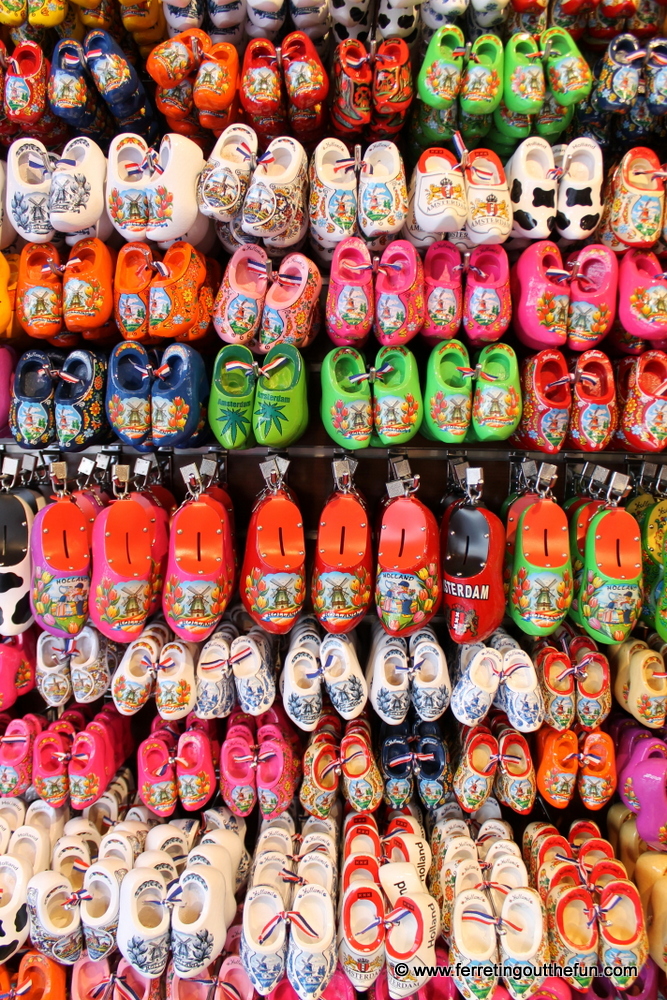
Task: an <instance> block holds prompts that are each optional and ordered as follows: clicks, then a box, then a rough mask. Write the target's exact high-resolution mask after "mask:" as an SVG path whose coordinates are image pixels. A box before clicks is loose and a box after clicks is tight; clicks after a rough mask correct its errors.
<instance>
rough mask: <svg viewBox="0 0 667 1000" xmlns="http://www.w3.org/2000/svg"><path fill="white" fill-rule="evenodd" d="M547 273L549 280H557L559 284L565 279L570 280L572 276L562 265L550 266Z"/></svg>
mask: <svg viewBox="0 0 667 1000" xmlns="http://www.w3.org/2000/svg"><path fill="white" fill-rule="evenodd" d="M545 274H546V276H547V278H548V279H549V281H555V282H557V283H558V284H560V283H561V282H563V281H569V280H570V279H571V277H572V274H571V273H570V271H566V270H565V269H564V268H562V267H548V268H547V269H546V272H545Z"/></svg>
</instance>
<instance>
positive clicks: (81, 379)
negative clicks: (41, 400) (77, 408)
mask: <svg viewBox="0 0 667 1000" xmlns="http://www.w3.org/2000/svg"><path fill="white" fill-rule="evenodd" d="M66 370H67V374H68V375H71V376H72V377H73V378H75V379H76V381H75V382H64V381H63V382H59V383H58V388H57V390H56V399H57V400H58V401H59V402H65V401H66V400H70V399H77V398H78V397H79V396H80V395H81V393H82V391H83V389H84V387H85V384H86V382H87V381H88V379H89V377H90V373H91V369H90V365H89V363H88V362H87V361H85V360H84V359H83V358H77V357H74V358H72V356H71V355H70V357H69V358H68V359H67V362H66Z"/></svg>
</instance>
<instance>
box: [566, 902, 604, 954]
mask: <svg viewBox="0 0 667 1000" xmlns="http://www.w3.org/2000/svg"><path fill="white" fill-rule="evenodd" d="M557 915H558V924H559V930H560V931H561V933H562V934H563V936H564V937H565V939H566V940H567V941H568V942H570V943H571V944H573V945H575V946H576V947H577V948H580V949H581V950H582V951H585V950H588V949H589V948H590V947H591V946H592V945H593V944H594V943H597V932H596V924H595V923H593V924H591V925H590V926H589V925H588V920H589V918H590V913H589V910H588V900H587V899H582V898H580V897H577V896H570V898H569V899H568V901H567V903H566V904H565V905H561V906H558V908H557Z"/></svg>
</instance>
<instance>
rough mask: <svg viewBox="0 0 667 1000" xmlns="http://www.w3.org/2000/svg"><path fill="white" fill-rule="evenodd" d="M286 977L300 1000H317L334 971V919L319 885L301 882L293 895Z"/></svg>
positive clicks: (328, 897) (327, 896) (324, 893)
mask: <svg viewBox="0 0 667 1000" xmlns="http://www.w3.org/2000/svg"><path fill="white" fill-rule="evenodd" d="M292 912H293V913H294V914H298V917H299V919H297V917H296V916H292V919H291V924H290V935H289V946H288V949H287V976H288V978H289V981H290V983H291V985H292V987H293V989H294V991H295V992H296V993H297V994H298V996H300V997H301V1000H319V997H321V996H322V993H323V992H324V990H325V988H326V986H327V984H328V983H329V981H330V979H331V977H332V976H333V974H334V972H335V971H336V962H337V954H336V922H335V917H334V909H333V903H332V901H331V896H330V895H329V893H328V892H327V891H326V889H323V888H322V886H320V885H302V886H301V887H300V888H299V889H298V890H297V892H296V894H295V896H294V901H293V903H292Z"/></svg>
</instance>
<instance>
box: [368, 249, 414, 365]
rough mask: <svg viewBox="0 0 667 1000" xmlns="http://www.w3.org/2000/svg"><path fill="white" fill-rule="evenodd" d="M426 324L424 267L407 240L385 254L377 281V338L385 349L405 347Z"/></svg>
mask: <svg viewBox="0 0 667 1000" xmlns="http://www.w3.org/2000/svg"><path fill="white" fill-rule="evenodd" d="M423 324H424V268H423V266H422V262H421V260H420V258H419V254H418V253H417V251H416V250H415V248H414V247H413V245H412V243H409V242H408V241H407V240H394V241H393V242H392V243H390V244H389V246H388V247H387V249H386V250H385V251H384V253H383V254H382V260H381V261H380V266H379V268H378V275H377V278H376V279H375V335H376V337H377V339H378V340H379V341H380V343H381V344H383V345H384V346H385V347H388V346H391V347H393V346H395V345H397V344H406V343H407V342H408V341H409V340H412V338H413V337H414V336H415V335H416V334H417V333H419V331H420V330H421V328H422V326H423Z"/></svg>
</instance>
